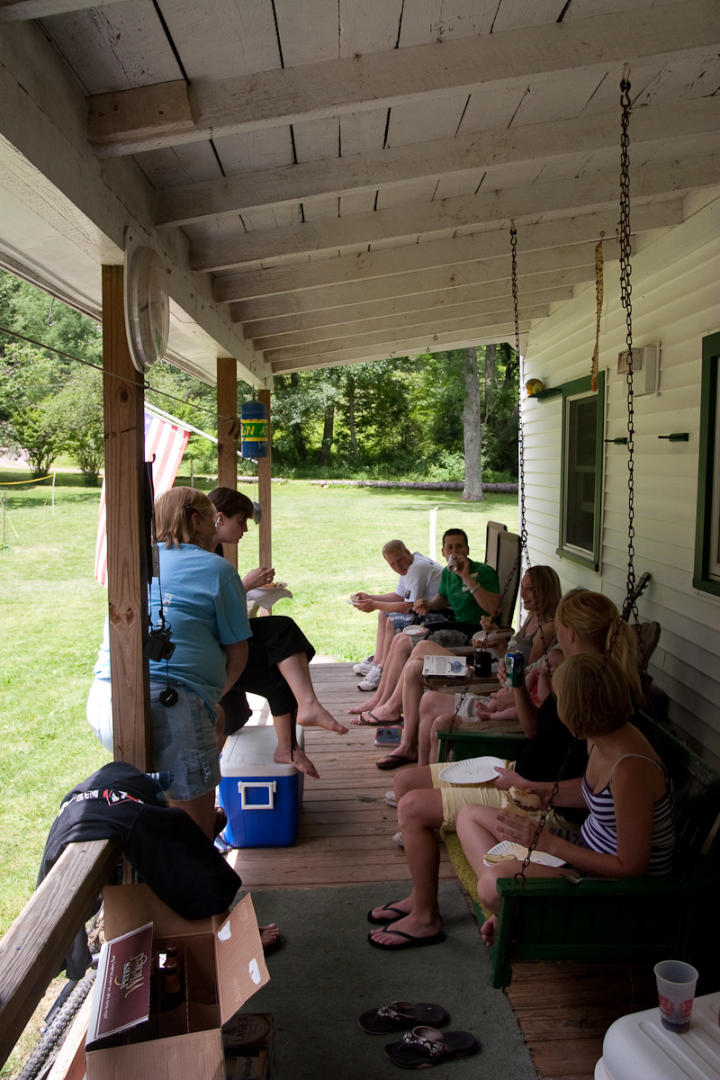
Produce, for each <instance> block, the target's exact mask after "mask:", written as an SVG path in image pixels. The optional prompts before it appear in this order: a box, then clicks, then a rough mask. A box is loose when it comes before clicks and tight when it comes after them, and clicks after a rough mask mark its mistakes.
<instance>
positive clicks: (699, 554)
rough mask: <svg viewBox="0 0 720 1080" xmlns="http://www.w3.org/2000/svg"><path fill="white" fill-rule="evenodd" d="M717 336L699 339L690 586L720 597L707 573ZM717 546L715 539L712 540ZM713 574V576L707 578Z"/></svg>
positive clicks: (718, 475) (717, 420)
mask: <svg viewBox="0 0 720 1080" xmlns="http://www.w3.org/2000/svg"><path fill="white" fill-rule="evenodd" d="M719 369H720V333H717V334H710V335H708V337H706V338H703V347H702V375H701V383H700V446H699V452H698V495H697V514H696V518H695V568H694V573H693V585H694V587H695V588H696V589H701V590H702V591H703V592H707V593H712V594H713V595H714V596H720V580H718V579H717V578H716V577H715V576H714V572H713V571H711V563H712V557H711V552H712V545H713V522H715V524H716V528H717V527H718V517H719V516H720V490H719V489H720V461H719V457H718V424H720V415H719V413H720V405H719V404H718V399H719V386H718V380H719V379H720V370H719ZM715 542H716V543H717V540H716V541H715ZM711 573H713V576H711Z"/></svg>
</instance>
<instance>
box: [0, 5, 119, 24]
mask: <svg viewBox="0 0 720 1080" xmlns="http://www.w3.org/2000/svg"><path fill="white" fill-rule="evenodd" d="M117 3H118V0H0V23H4V22H27V21H28V20H29V19H47V18H49V17H51V16H52V15H65V14H66V13H67V12H68V11H87V10H88V9H89V8H99V7H105V6H107V5H108V4H117Z"/></svg>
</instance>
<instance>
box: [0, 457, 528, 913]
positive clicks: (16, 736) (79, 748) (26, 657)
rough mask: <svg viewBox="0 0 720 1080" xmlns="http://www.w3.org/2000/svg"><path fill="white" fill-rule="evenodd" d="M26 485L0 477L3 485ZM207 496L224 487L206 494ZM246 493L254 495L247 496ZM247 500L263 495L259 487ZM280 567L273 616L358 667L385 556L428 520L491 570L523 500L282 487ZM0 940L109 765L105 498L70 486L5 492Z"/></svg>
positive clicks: (0, 514) (251, 546)
mask: <svg viewBox="0 0 720 1080" xmlns="http://www.w3.org/2000/svg"><path fill="white" fill-rule="evenodd" d="M19 476H20V477H22V476H23V474H19V473H17V472H5V473H0V484H2V483H3V482H7V481H10V480H16V479H18V477H19ZM207 486H208V488H209V487H212V486H213V485H212V484H208V485H207ZM241 487H242V485H241ZM243 490H246V491H247V492H248V494H249V495H250V496H251V497H253V496H254V495H255V493H256V491H257V487H256V485H247V487H245V488H244V489H243ZM272 497H273V501H272V528H273V564H274V566H275V568H276V570H277V576H278V578H279V579H280V580H283V581H287V582H288V584H289V586H290V588H291V589H292V591H293V594H294V598H293V600H283V601H281V602H280V603H279V604H277V605H276V606H275V608H274V609H273V610H274V611H275V612H276V613H277V614H287V615H291V616H292V617H293V618H295V619H296V620H297V621H298V623H299V624H300V625H301V626H302V628H303V630H304V631H305V632H306V634H307V636H308V637H309V638H310V640H311V641H312V642H313V644H314V646H315V648H316V650H317V652H318V653H321V654H329V655H332V656H334V657H336V658H337V659H338V660H359V659H361V658H362V657H365V656H367V655H368V654H369V653H370V652H372V649H373V647H374V642H375V626H376V616H375V615H365V614H363V613H361V612H358V611H356V610H355V609H354V608H353V607H352V606H351V605H350V604H349V603H348V602H347V597H348V596H349V594H350V593H351V592H354V591H355V590H356V589H366V590H367V591H369V592H386V591H388V590H389V589H390V588H392V586H393V584H394V577H393V575H392V574H391V573H390V572H389V569H388V567H387V564H386V563H385V561H384V560H383V558H382V556H381V554H380V549H381V547H382V545H383V543H384V542H385V541H386V540H389V539H391V538H393V537H399V538H400V539H402V540H404V541H405V542H406V543H407V545H408V547H409V548H410V549H411V550H419V551H422V552H425V553H427V552H428V550H429V511H430V510H431V509H432V508H434V507H437V536H438V552H439V541H440V536H441V534H442V532H443V531H444V530H445V529H447V528H448V527H450V526H455V525H459V526H460V527H461V528H464V529H465V530H466V531H467V533H468V535H469V537H470V544H471V554H472V555H474V556H475V558H477V559H482V557H483V554H484V551H485V524H486V522H487V521H488V520H496V521H504V522H505V523H506V524H507V526H508V528H510V529H515V528H517V520H518V515H517V498H516V497H515V496H510V495H498V496H489V497H488V498H487V499H486V500H485V501H484V502H482V503H463V502H462V501H461V499H460V493H459V492H457V493H455V492H449V493H447V492H437V491H430V492H423V491H416V490H394V489H389V490H388V489H367V488H361V489H357V488H335V487H333V488H322V487H320V486H317V485H311V484H310V483H309V482H303V481H291V482H288V483H283V484H273V489H272ZM2 499H5V500H6V503H5V506H4V507H3V505H2V503H1V502H0V541H2V540H4V546H2V545H0V597H2V608H1V611H2V615H1V617H0V618H1V625H2V642H3V646H2V654H1V657H2V658H1V660H0V705H1V708H0V784H1V785H2V791H3V799H2V802H0V845H1V849H0V865H1V868H2V874H0V931H4V930H6V929H7V927H8V925H9V924H10V922H11V921H12V920H13V919H14V918H15V916H16V915H17V914H18V913H19V911H20V910H21V908H22V907H23V905H24V904H25V902H26V901H27V899H28V897H29V896H30V895H31V893H32V891H33V889H34V886H35V879H36V876H37V870H38V866H39V863H40V857H41V855H42V850H43V847H44V843H45V838H46V836H47V832H48V829H49V827H50V825H51V823H52V820H53V818H54V816H55V814H56V812H57V808H58V805H59V802H60V799H61V797H62V796H63V794H64V793H65V792H66V791H67V790H69V789H70V788H71V787H72V786H73V785H74V784H75V783H77V782H78V781H79V780H81V779H83V778H84V777H86V776H87V775H89V774H90V773H91V772H93V771H94V770H95V769H97V768H99V766H100V765H101V764H103V762H104V761H106V760H107V754H106V753H105V751H104V750H103V749H102V747H101V746H100V745H99V744H98V743H97V741H96V740H95V737H94V735H93V734H92V732H91V730H90V728H89V726H88V724H87V721H86V719H85V701H86V698H87V692H88V689H89V687H90V683H91V680H92V668H93V664H94V661H95V657H96V654H97V649H98V647H99V644H100V640H101V636H102V624H103V619H104V615H105V611H106V606H107V594H106V591H105V589H103V588H102V587H101V586H99V585H97V584H96V582H95V581H94V578H93V564H94V553H95V530H96V525H97V508H98V500H99V489H98V488H83V487H82V486H81V484H80V483H79V477H75V476H70V475H68V476H65V475H61V476H59V477H58V483H57V486H56V488H55V508H54V511H53V510H52V508H51V506H50V489H49V486H48V485H47V484H43V485H32V486H28V487H1V486H0V500H2ZM239 552H240V555H239V560H240V568H241V570H247V569H250V568H251V567H252V566H254V565H256V563H257V530H256V529H255V527H254V526H253V525H251V526H250V531H249V533H248V535H247V536H246V537H245V538H244V540H243V541H242V542H241V544H240V548H239Z"/></svg>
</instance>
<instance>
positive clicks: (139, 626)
mask: <svg viewBox="0 0 720 1080" xmlns="http://www.w3.org/2000/svg"><path fill="white" fill-rule="evenodd" d="M102 302H103V401H104V408H105V502H106V509H105V514H106V525H107V554H108V613H109V616H110V657H111V679H112V711H113V734H114V750H115V760H116V761H128V762H130V764H131V765H135V766H136V768H138V769H143V770H147V768H148V767H149V762H150V753H149V750H150V723H149V720H150V700H149V693H148V676H147V671H148V668H147V663H146V662H145V661H144V659H143V642H144V640H145V636H146V633H147V625H148V618H147V585H148V568H147V566H146V565H145V564H146V561H147V560H146V557H145V539H144V537H145V526H144V512H143V472H144V460H145V422H144V416H143V380H142V376H141V375H140V374H139V372H138V371H137V370H136V369H135V366H134V365H133V362H132V359H131V356H130V350H129V348H128V343H127V335H126V332H125V316H124V308H123V268H122V266H103V268H102Z"/></svg>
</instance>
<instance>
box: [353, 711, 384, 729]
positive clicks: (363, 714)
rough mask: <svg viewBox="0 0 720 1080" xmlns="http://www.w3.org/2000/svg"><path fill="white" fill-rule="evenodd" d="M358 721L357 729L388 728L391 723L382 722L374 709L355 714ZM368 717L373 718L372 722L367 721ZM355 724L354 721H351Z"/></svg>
mask: <svg viewBox="0 0 720 1080" xmlns="http://www.w3.org/2000/svg"><path fill="white" fill-rule="evenodd" d="M354 715H355V716H357V717H358V719H357V720H356V721H355V722H354V723H355V727H374V728H379V727H388V725H389V721H387V720H381V719H380V717H379V716H376V715H375V713H374V712H373V711H372V709H363V711H362V712H361V713H355V714H354ZM366 716H371V717H372V720H365V717H366ZM351 723H353V721H351Z"/></svg>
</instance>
